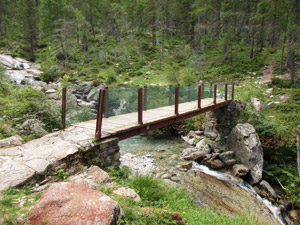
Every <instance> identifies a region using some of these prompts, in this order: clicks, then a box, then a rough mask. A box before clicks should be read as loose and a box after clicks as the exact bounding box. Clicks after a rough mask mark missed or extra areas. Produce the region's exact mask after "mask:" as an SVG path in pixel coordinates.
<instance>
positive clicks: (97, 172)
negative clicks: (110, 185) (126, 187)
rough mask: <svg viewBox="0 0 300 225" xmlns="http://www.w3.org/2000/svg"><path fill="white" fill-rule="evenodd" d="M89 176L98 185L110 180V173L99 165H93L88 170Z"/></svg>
mask: <svg viewBox="0 0 300 225" xmlns="http://www.w3.org/2000/svg"><path fill="white" fill-rule="evenodd" d="M87 176H88V177H89V178H91V179H92V180H93V181H94V182H95V183H97V184H98V185H101V184H105V183H107V182H110V177H109V175H108V173H106V172H105V171H104V170H102V169H100V168H99V167H98V166H91V167H90V168H89V169H88V171H87Z"/></svg>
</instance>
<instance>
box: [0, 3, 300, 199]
mask: <svg viewBox="0 0 300 225" xmlns="http://www.w3.org/2000/svg"><path fill="white" fill-rule="evenodd" d="M299 25H300V1H299V0H172V1H171V0H0V50H1V51H4V52H7V53H9V54H10V55H12V56H19V57H25V58H26V59H28V60H33V61H36V62H38V63H40V64H41V66H42V71H43V74H42V75H41V79H42V80H43V81H45V82H47V83H48V82H53V81H57V80H58V79H59V78H61V80H60V81H61V83H62V84H63V85H68V86H70V85H72V84H73V83H75V82H77V81H89V82H91V84H93V85H95V86H97V85H99V84H105V85H110V86H117V85H118V86H120V85H127V86H128V85H143V84H148V85H168V84H180V85H188V84H193V83H199V82H200V81H202V82H216V81H218V82H219V81H222V82H225V81H226V82H227V81H238V82H236V84H237V85H236V92H235V93H237V94H236V97H237V99H239V100H242V101H243V102H245V103H247V104H248V105H249V107H247V110H246V111H245V112H244V113H243V115H242V116H241V121H239V122H241V123H244V122H249V123H251V124H253V125H254V127H255V129H256V130H257V132H258V134H259V137H260V139H261V142H262V145H263V148H264V154H265V155H264V160H265V163H264V166H265V168H264V179H267V180H268V181H270V182H272V185H276V186H280V187H281V188H282V190H284V191H285V192H286V193H287V194H288V195H289V197H290V198H291V199H292V200H293V201H294V202H299V201H300V194H299V193H300V186H299V184H300V177H299V172H298V170H297V166H296V165H297V162H296V159H297V150H296V132H297V130H298V126H299V124H300V114H299V111H300V84H299V82H298V83H297V76H298V78H299V71H300V52H299V50H300V43H299V37H300V26H299ZM266 71H267V73H269V75H270V77H269V82H268V83H260V79H261V77H262V76H263V75H265V74H266ZM1 74H2V73H1V71H0V75H1ZM277 75H280V77H279V78H278V77H275V76H277ZM272 78H273V79H272ZM282 78H284V79H282ZM271 79H272V81H270V80H271ZM2 80H4V79H2V78H1V77H0V90H1V91H0V105H1V107H0V115H1V116H2V117H3V118H4V119H3V120H0V131H1V132H2V134H3V137H6V136H7V137H8V136H10V135H12V134H15V133H17V129H16V128H17V127H18V126H19V125H20V124H22V122H23V121H24V120H25V119H28V118H36V119H40V120H41V121H42V122H43V123H44V124H45V127H46V128H47V131H49V132H52V131H54V130H55V129H58V128H59V121H58V120H57V118H59V116H57V115H59V112H58V111H54V110H53V107H52V108H51V107H50V103H49V106H48V105H46V103H47V102H46V100H45V96H44V94H43V93H37V92H36V91H35V90H29V89H18V88H14V86H12V84H8V83H5V82H4V81H2ZM1 82H2V83H1ZM4 84H5V85H4ZM1 88H2V89H1ZM270 89H272V90H271V91H270ZM268 91H269V92H268ZM253 97H256V98H258V99H259V100H260V101H261V102H262V103H263V105H264V106H266V107H264V108H263V109H262V110H261V111H257V110H255V109H254V108H253V107H252V108H251V99H252V98H253ZM281 97H283V99H284V100H282V98H281ZM276 101H277V102H278V104H277V103H276ZM13 102H14V104H12V103H13ZM40 102H45V104H40ZM25 103H26V104H25ZM279 103H280V104H279ZM47 104H48V103H47ZM33 106H34V107H33ZM44 108H46V109H49V110H44ZM35 111H37V112H40V111H41V112H43V113H42V114H39V113H35V114H33V113H32V112H35ZM45 111H47V113H46V114H45V113H44V112H45ZM32 115H34V116H32ZM16 117H19V118H21V119H19V120H16V119H15V118H16ZM201 118H202V120H204V117H201ZM201 118H200V119H199V118H195V119H194V120H192V121H188V122H187V123H188V124H193V125H194V124H195V123H194V122H195V121H196V120H197V121H196V122H197V123H199V121H201ZM6 124H9V126H10V127H12V128H13V132H10V133H5V132H6V131H5V129H4V127H5V126H4V125H6ZM197 128H199V127H197ZM4 131H5V132H4ZM1 132H0V133H1ZM30 138H32V137H30Z"/></svg>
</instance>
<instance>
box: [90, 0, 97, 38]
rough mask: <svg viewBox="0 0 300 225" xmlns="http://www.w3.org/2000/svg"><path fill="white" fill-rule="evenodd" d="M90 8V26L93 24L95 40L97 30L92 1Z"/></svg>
mask: <svg viewBox="0 0 300 225" xmlns="http://www.w3.org/2000/svg"><path fill="white" fill-rule="evenodd" d="M89 7H90V24H91V28H92V33H93V36H94V38H95V37H96V34H95V28H94V18H93V6H92V0H90V1H89Z"/></svg>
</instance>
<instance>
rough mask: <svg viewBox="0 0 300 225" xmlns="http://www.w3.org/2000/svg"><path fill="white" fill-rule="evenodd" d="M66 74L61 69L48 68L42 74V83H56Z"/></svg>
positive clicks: (55, 67)
mask: <svg viewBox="0 0 300 225" xmlns="http://www.w3.org/2000/svg"><path fill="white" fill-rule="evenodd" d="M64 74H65V71H64V70H63V69H62V68H61V67H57V66H52V67H49V68H47V69H46V70H45V71H44V72H43V73H42V74H41V79H42V81H44V82H46V83H49V82H54V81H56V80H57V79H58V78H60V77H62V76H63V75H64Z"/></svg>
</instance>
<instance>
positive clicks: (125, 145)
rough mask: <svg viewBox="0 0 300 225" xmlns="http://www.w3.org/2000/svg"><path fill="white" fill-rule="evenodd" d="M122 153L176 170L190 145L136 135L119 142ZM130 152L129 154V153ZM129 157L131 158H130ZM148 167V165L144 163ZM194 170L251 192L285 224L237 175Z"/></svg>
mask: <svg viewBox="0 0 300 225" xmlns="http://www.w3.org/2000/svg"><path fill="white" fill-rule="evenodd" d="M119 146H120V151H121V154H122V155H125V154H127V155H129V156H130V157H131V156H132V155H135V156H137V157H139V158H138V160H143V161H145V163H146V164H147V163H154V164H155V165H156V166H157V167H159V168H160V169H161V170H168V171H174V170H176V166H177V165H179V164H180V163H182V161H181V160H180V155H181V152H182V151H183V149H185V148H188V147H190V145H188V144H186V143H185V142H183V141H182V140H181V139H180V138H179V137H167V138H153V137H149V136H136V137H133V138H129V139H126V140H123V141H120V143H119ZM128 153H129V154H128ZM130 157H129V158H130ZM149 158H151V160H149ZM144 166H145V168H146V165H144ZM192 169H193V170H198V171H201V172H203V173H205V174H207V175H209V176H211V177H214V178H216V179H218V180H222V181H224V182H226V183H229V184H231V185H234V186H236V187H238V188H241V189H243V190H245V191H247V192H248V193H250V194H251V195H252V196H253V197H254V198H256V199H258V200H259V201H261V202H262V203H263V204H264V205H265V206H266V207H267V208H268V209H269V210H270V212H271V213H272V214H273V216H274V217H275V218H276V219H277V220H278V221H279V223H280V224H285V223H284V222H283V221H282V220H281V218H280V212H279V209H278V208H277V207H275V206H273V205H272V204H271V203H270V202H269V201H268V200H266V199H262V198H261V197H260V196H259V195H258V194H257V193H256V192H255V190H254V189H253V187H252V186H250V185H249V184H247V183H245V182H243V181H241V180H238V179H236V178H235V177H233V176H231V175H229V174H225V173H221V172H218V171H213V170H210V169H209V168H208V167H206V166H203V165H200V164H198V163H193V167H192Z"/></svg>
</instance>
